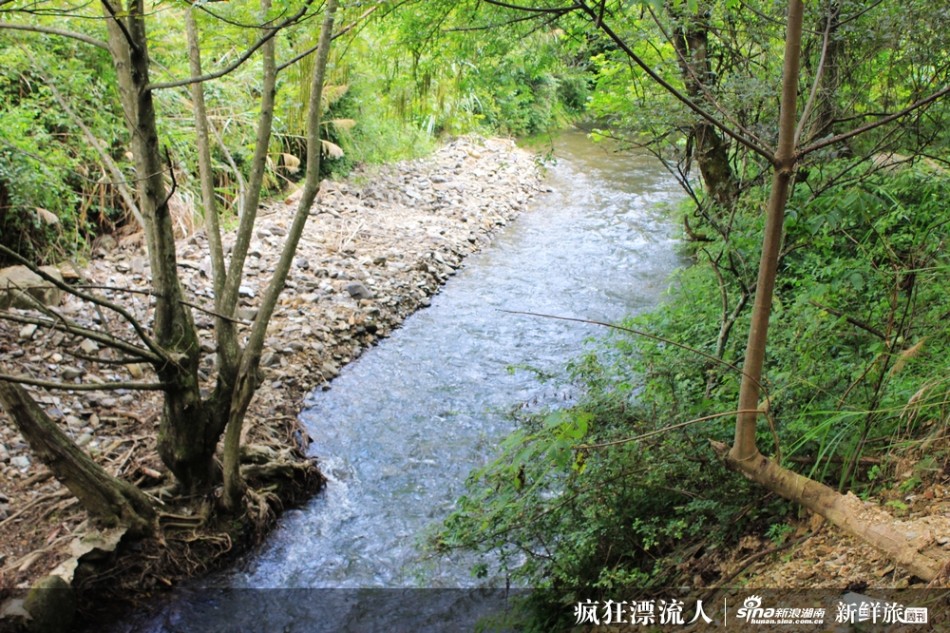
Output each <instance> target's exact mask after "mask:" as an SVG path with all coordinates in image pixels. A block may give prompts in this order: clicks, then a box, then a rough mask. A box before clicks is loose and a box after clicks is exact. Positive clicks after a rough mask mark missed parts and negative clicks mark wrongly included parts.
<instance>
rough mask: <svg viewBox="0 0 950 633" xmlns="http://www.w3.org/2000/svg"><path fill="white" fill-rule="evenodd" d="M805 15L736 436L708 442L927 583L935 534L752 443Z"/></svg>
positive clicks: (787, 70) (785, 104)
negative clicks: (903, 523) (909, 529)
mask: <svg viewBox="0 0 950 633" xmlns="http://www.w3.org/2000/svg"><path fill="white" fill-rule="evenodd" d="M803 14H804V6H803V3H802V0H790V2H789V11H788V27H787V33H786V37H785V64H784V70H783V77H782V105H781V112H780V115H779V142H778V149H777V151H776V153H775V159H774V165H775V174H774V176H773V179H772V190H771V193H770V196H769V203H768V211H767V217H766V226H765V235H764V236H763V241H762V257H761V261H760V263H759V277H758V282H757V285H756V292H755V303H754V306H753V311H752V323H751V326H750V329H749V341H748V343H747V345H746V356H745V363H744V364H743V366H742V383H741V386H740V390H739V405H738V411H739V414H738V416H737V418H736V433H735V441H734V443H733V445H732V447H731V448H729V447H726V446H725V445H723V444H719V443H716V442H714V443H713V448H714V449H715V450H716V452H717V453H719V454H720V456H722V457H723V459H724V460H725V462H726V464H727V465H729V466H730V467H731V468H733V469H735V470H737V471H738V472H740V473H742V474H743V475H745V476H746V477H748V478H749V479H751V480H752V481H755V482H757V483H759V484H761V485H763V486H765V487H766V488H768V489H769V490H771V491H773V492H776V493H778V494H779V495H781V496H782V497H784V498H785V499H789V500H791V501H794V502H796V503H799V504H801V505H803V506H805V507H806V508H808V509H810V510H812V511H814V512H816V513H818V514H819V515H821V516H823V517H825V518H826V519H828V520H829V521H831V522H832V523H833V524H834V525H836V526H838V527H840V528H842V529H844V530H845V531H847V532H849V533H851V534H853V535H855V536H857V537H859V538H861V539H862V540H864V541H866V542H867V543H869V544H870V545H872V546H874V547H876V548H878V549H879V550H881V551H882V552H884V553H885V554H887V555H888V556H890V557H891V558H892V559H893V560H894V561H895V562H897V563H899V564H900V565H902V566H904V567H905V568H907V569H908V570H910V571H911V572H912V573H914V574H916V575H917V576H919V577H920V578H922V579H924V580H932V579H934V578H936V577H937V575H938V574H940V573H942V570H943V567H944V563H943V562H942V559H943V558H944V557H945V554H943V553H940V552H937V553H935V554H933V555H930V554H927V553H922V552H921V551H920V550H921V549H922V548H924V547H925V546H928V545H930V544H931V543H930V541H931V540H932V537H933V536H935V535H929V536H926V537H921V536H920V535H919V534H914V533H904V532H901V531H900V530H898V529H896V528H895V527H894V526H895V525H897V522H896V521H895V520H894V518H893V517H891V516H890V515H889V514H887V513H886V512H884V511H883V510H880V509H877V508H873V507H868V506H865V505H864V504H863V503H862V502H861V501H860V500H859V499H858V498H857V497H855V496H854V495H851V494H848V495H842V494H840V493H838V492H836V491H835V490H833V489H831V488H829V487H828V486H825V485H824V484H821V483H819V482H816V481H813V480H811V479H808V478H807V477H804V476H802V475H799V474H798V473H795V472H793V471H791V470H788V469H786V468H783V467H782V466H780V465H779V464H777V463H775V462H774V461H772V460H770V459H768V458H766V457H764V456H763V455H762V454H761V453H760V452H759V449H758V447H757V445H756V422H757V419H758V415H759V411H758V403H759V396H760V390H761V385H762V367H763V364H764V360H765V349H766V341H767V339H768V327H769V312H770V311H771V306H772V295H773V292H774V288H775V279H776V276H777V268H778V256H779V250H780V248H781V240H782V230H783V222H784V217H785V206H786V203H787V201H788V196H789V191H790V189H791V182H792V177H793V174H794V170H795V166H796V164H797V160H798V159H797V154H796V150H795V138H794V137H795V117H796V109H797V97H798V94H797V91H798V78H799V59H800V51H801V37H802V24H803Z"/></svg>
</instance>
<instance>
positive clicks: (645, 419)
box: [436, 165, 950, 630]
mask: <svg viewBox="0 0 950 633" xmlns="http://www.w3.org/2000/svg"><path fill="white" fill-rule="evenodd" d="M841 166H842V165H838V166H837V167H841ZM826 173H828V174H832V173H838V169H837V168H836V166H835V165H829V166H828V170H827V172H826ZM814 180H815V182H814V183H813V184H811V185H808V184H805V185H801V184H800V185H799V187H798V188H797V190H796V192H795V195H794V197H793V200H792V204H791V208H792V209H793V211H792V214H791V217H790V219H789V230H788V234H787V237H786V243H785V255H784V257H783V259H782V263H781V268H782V272H781V286H780V288H779V289H778V290H777V301H776V307H775V310H774V314H773V319H774V323H775V327H774V332H775V335H774V337H773V338H772V340H771V341H770V348H769V349H770V351H769V358H768V362H767V370H768V371H767V382H766V385H765V386H766V388H767V391H768V394H769V398H770V404H769V415H768V419H769V421H770V425H771V428H769V425H764V424H763V425H761V426H762V430H761V432H762V437H761V438H760V446H762V447H765V449H766V450H769V449H771V452H773V454H775V455H776V456H778V455H779V454H780V452H781V457H782V458H783V459H786V460H787V459H788V458H790V457H792V458H794V459H795V463H794V464H792V466H793V468H799V469H801V468H802V466H801V465H800V464H804V470H805V471H806V472H810V473H811V474H812V475H813V476H817V477H819V478H822V479H823V480H824V481H826V482H827V483H829V484H830V485H833V486H834V485H839V484H841V485H847V487H849V488H851V489H853V490H855V491H856V492H859V493H862V492H865V493H866V492H868V491H870V489H871V486H873V485H874V483H875V478H876V476H877V475H879V474H880V471H879V469H877V470H875V471H873V472H872V471H867V470H862V469H861V468H859V467H858V465H859V458H860V457H861V456H864V455H867V454H868V453H870V452H874V453H875V454H882V453H886V452H887V451H889V450H892V449H893V448H894V447H895V446H898V445H899V444H900V443H901V442H902V441H905V440H907V439H909V438H912V437H920V436H921V435H925V434H930V433H935V432H936V431H937V430H938V429H940V428H941V427H946V425H947V424H948V415H947V414H948V411H947V405H946V404H945V403H946V395H947V393H948V381H947V380H946V378H945V376H946V375H947V374H948V361H947V359H948V358H950V334H948V330H947V328H946V318H947V316H948V314H950V299H948V297H947V295H946V292H945V289H946V288H947V287H948V283H950V279H948V271H950V269H948V255H947V252H946V251H947V244H946V242H947V239H948V238H947V235H950V233H948V232H947V231H946V226H947V223H948V222H950V212H948V210H947V208H946V206H945V205H944V204H943V202H942V201H943V200H946V199H947V196H948V195H950V178H947V177H946V175H945V174H943V173H942V172H933V171H922V170H917V169H902V170H899V171H896V172H878V173H866V174H862V175H861V176H860V177H858V178H856V179H851V180H849V182H848V183H845V184H834V182H832V180H831V179H829V178H822V177H821V176H819V175H815V176H814ZM757 198H761V192H759V193H755V192H753V193H752V194H750V196H748V197H747V198H746V200H745V202H744V206H743V208H742V209H740V211H739V212H738V213H737V215H736V217H735V221H734V224H733V229H732V234H731V236H730V243H729V244H723V243H703V244H702V245H700V246H695V247H694V251H693V263H692V265H690V266H687V267H686V268H684V269H682V270H681V271H679V272H678V273H677V274H676V275H675V277H674V279H673V283H672V287H671V290H670V294H669V297H668V301H667V302H665V303H664V304H663V305H661V306H659V307H658V308H657V309H655V310H654V311H652V312H651V313H649V314H645V315H642V316H639V317H637V318H635V319H632V320H630V321H628V322H626V323H625V324H624V327H626V328H628V331H618V332H614V333H613V334H612V335H610V336H609V337H607V338H606V339H605V340H604V342H603V344H602V345H601V346H600V349H599V350H598V351H596V352H594V353H591V354H589V355H588V356H586V357H585V358H582V359H580V360H579V361H577V362H576V363H575V365H574V366H573V367H572V370H571V377H572V378H573V379H574V380H575V381H578V382H579V383H580V384H582V385H583V386H584V387H585V389H586V393H585V395H584V396H583V398H582V399H581V401H580V402H579V403H578V404H576V405H575V406H573V407H571V408H570V409H568V410H558V411H553V412H548V413H545V414H541V415H529V416H526V417H525V418H524V419H523V420H521V424H520V428H519V429H518V430H517V431H516V432H515V433H514V434H513V435H511V436H510V437H509V438H508V439H507V440H506V442H505V443H504V445H503V446H502V451H501V455H500V457H499V458H498V459H497V460H496V461H495V462H494V463H492V464H490V465H488V466H487V467H485V468H482V469H481V470H478V471H477V472H475V473H474V474H473V475H472V476H471V479H470V481H469V485H468V491H467V494H466V495H465V496H464V497H462V498H461V499H460V500H459V504H458V509H457V510H456V512H455V513H454V514H452V516H451V517H449V519H448V520H447V521H446V523H445V525H444V527H443V529H442V532H441V533H440V534H439V535H438V538H437V539H436V544H437V546H439V547H447V548H451V547H463V548H468V549H473V550H476V551H479V552H482V553H483V554H484V555H485V559H484V561H485V562H484V563H483V565H482V566H480V567H479V568H478V569H476V573H482V574H487V573H489V572H490V571H494V569H493V568H495V567H498V568H500V569H501V570H503V571H505V572H506V573H508V574H511V575H513V576H514V577H515V578H516V579H517V580H518V581H519V582H521V583H524V584H526V585H529V586H534V587H538V588H539V589H540V591H538V592H536V593H535V594H534V597H533V600H534V602H535V606H537V607H538V608H537V609H536V610H535V614H536V616H537V618H538V621H537V622H536V624H537V626H538V628H539V629H540V630H543V629H544V628H545V627H546V626H550V624H551V623H550V622H546V621H545V618H547V617H549V616H548V615H547V614H551V613H557V614H561V615H565V614H569V613H571V611H570V608H569V607H568V606H566V605H569V604H570V603H572V602H576V601H578V600H587V599H597V597H598V594H599V595H600V596H601V597H603V598H605V599H606V598H613V599H617V596H619V595H623V596H624V598H626V597H627V596H629V595H632V594H635V593H638V592H649V591H651V590H658V589H661V588H663V587H669V586H670V585H691V584H692V583H693V580H694V577H693V576H692V575H691V574H696V573H698V574H699V576H700V577H701V578H702V582H709V581H712V580H713V579H714V576H715V573H714V570H713V573H710V570H708V569H704V568H702V567H699V568H698V569H697V568H696V567H695V566H694V565H692V564H691V561H694V560H695V559H696V557H697V556H699V555H700V554H704V553H710V552H711V551H713V550H715V549H716V548H718V547H720V546H721V545H723V544H728V543H732V542H734V540H735V539H736V537H737V536H739V535H741V534H743V533H744V532H747V531H750V530H752V531H757V532H758V533H759V534H762V535H769V534H772V535H774V534H777V533H778V532H777V531H776V528H775V527H772V526H778V525H780V524H781V523H782V522H783V521H784V520H785V514H786V513H787V512H788V511H789V508H788V506H787V504H785V503H784V502H782V501H780V500H778V499H772V500H768V498H766V499H767V500H766V501H765V502H763V494H764V493H763V492H762V491H761V490H758V489H754V488H753V486H751V485H750V484H749V483H747V482H746V481H745V480H744V479H743V478H741V477H739V476H738V475H735V474H734V473H729V472H726V470H725V469H724V468H723V466H722V465H721V463H720V462H719V461H718V460H717V459H716V457H715V456H714V455H713V452H712V451H711V450H710V448H709V444H708V440H710V439H713V440H717V441H720V442H726V443H729V442H731V438H732V432H733V430H732V424H733V421H734V418H733V416H731V415H729V414H728V412H729V411H731V410H734V408H735V402H736V399H737V394H738V377H737V370H736V369H735V365H737V364H739V363H740V362H741V352H742V346H743V344H744V340H742V339H743V336H744V334H745V332H746V331H747V321H746V317H745V316H744V315H743V316H741V317H740V318H739V320H738V322H737V323H736V325H735V326H734V328H733V333H732V335H731V336H730V337H729V340H728V341H726V342H725V344H720V343H721V341H720V333H721V318H722V315H723V311H722V310H723V308H722V295H721V288H720V283H722V284H725V288H726V290H727V296H728V297H731V298H732V299H731V300H732V301H735V298H736V297H737V296H739V288H740V286H741V283H744V282H742V280H739V279H737V278H732V279H730V277H729V274H730V273H729V271H726V270H724V269H723V270H719V269H717V268H716V267H714V266H712V265H710V256H711V255H712V254H714V253H716V252H718V251H717V249H718V248H723V249H736V250H735V251H734V252H735V253H737V255H738V257H739V258H741V259H742V260H745V261H755V258H756V256H757V253H756V252H755V248H754V247H752V246H751V245H752V244H754V243H755V237H756V236H757V235H758V234H759V232H760V231H761V226H760V224H761V219H760V217H759V215H758V214H757V213H756V211H755V210H756V208H757ZM720 261H721V260H720ZM736 270H739V272H740V273H741V270H740V269H739V268H738V267H737V268H736ZM740 282H741V283H740ZM727 312H728V310H727ZM631 330H636V331H639V332H644V333H647V334H649V336H648V337H644V336H640V335H637V334H634V333H633V331H631ZM717 350H719V351H718V352H717ZM718 353H721V358H719V357H717V354H718ZM717 414H722V415H721V417H716V415H717ZM779 447H781V448H782V449H783V450H782V451H780V450H779ZM705 574H709V576H708V577H707V576H706V575H705ZM578 590H580V592H578Z"/></svg>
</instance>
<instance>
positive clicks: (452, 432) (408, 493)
mask: <svg viewBox="0 0 950 633" xmlns="http://www.w3.org/2000/svg"><path fill="white" fill-rule="evenodd" d="M553 142H554V150H555V156H556V157H557V163H556V164H554V165H550V166H549V172H550V173H549V178H548V180H547V185H548V186H550V187H551V188H552V190H553V191H552V192H550V193H547V194H544V195H542V196H539V197H538V199H537V201H536V203H535V204H534V205H533V208H532V209H531V210H530V211H528V212H526V213H524V214H523V215H522V216H521V217H519V218H518V220H517V221H516V222H514V223H513V224H512V225H511V226H509V227H508V228H507V229H506V230H505V231H503V232H502V233H501V234H500V235H499V236H498V237H497V239H496V240H495V242H494V243H493V244H492V246H491V247H490V248H489V249H487V250H486V251H484V252H482V253H480V254H477V255H473V256H472V257H470V258H469V259H468V260H467V261H466V264H465V267H464V269H463V270H462V271H461V272H460V273H459V274H458V275H457V276H456V277H455V278H453V279H452V280H450V281H449V283H448V284H447V286H446V287H445V289H444V290H443V292H442V293H441V294H439V295H438V296H437V297H435V298H434V300H433V301H432V305H431V307H429V308H428V309H426V310H423V311H421V312H419V313H417V314H415V315H413V316H412V317H410V318H409V319H408V320H407V321H406V322H405V324H404V325H403V327H402V328H400V329H399V330H397V331H395V332H394V333H393V335H392V336H391V337H390V338H389V339H387V340H385V341H382V342H381V343H380V345H378V346H377V347H375V348H373V349H372V350H369V351H368V352H367V353H365V354H364V355H363V356H362V357H361V358H360V359H359V360H358V361H356V362H355V363H353V364H351V365H350V366H348V367H347V368H345V369H344V371H343V372H342V373H341V374H340V376H339V377H338V378H336V379H335V380H334V382H333V384H332V388H331V389H330V390H328V391H325V392H319V393H316V394H313V395H312V396H311V397H310V399H309V400H308V402H307V410H306V411H305V412H304V413H303V414H302V417H303V420H304V422H305V423H306V425H307V427H308V428H309V429H310V433H311V435H312V436H313V438H314V440H315V441H314V444H313V447H312V450H313V452H314V453H315V454H316V455H318V456H319V458H320V464H321V467H322V469H323V470H324V472H325V474H327V476H328V477H329V483H328V485H327V488H326V491H325V492H324V493H323V494H321V495H319V496H318V497H317V498H315V499H314V500H313V501H312V502H310V503H309V504H308V505H307V506H306V507H304V508H302V509H299V510H295V511H292V512H290V513H288V514H287V515H286V516H285V518H284V520H283V521H282V526H281V528H280V529H279V530H278V531H277V532H276V533H275V534H274V535H273V537H272V538H271V539H270V541H269V543H268V545H267V546H266V547H265V548H264V549H263V550H262V551H261V552H259V553H258V554H257V555H255V556H254V557H253V558H252V559H250V560H248V561H247V562H246V563H245V564H244V565H242V566H241V568H240V569H238V570H236V571H233V572H231V573H229V574H228V575H226V576H224V577H220V578H218V579H216V580H215V584H216V585H218V586H224V587H230V588H233V589H234V590H235V591H237V590H240V589H241V588H277V587H285V588H286V587H297V588H331V587H333V588H350V589H354V590H355V589H357V588H373V587H389V588H392V587H472V586H475V584H476V582H475V580H474V579H472V578H471V577H470V575H469V569H468V567H469V565H468V561H466V560H465V559H464V557H463V558H445V559H434V558H428V559H427V558H426V556H425V555H424V554H423V553H422V550H421V549H420V547H419V544H418V538H419V536H420V535H421V534H422V533H423V532H424V531H425V530H426V529H428V528H430V527H431V526H433V525H435V524H437V523H438V522H439V521H440V520H441V519H442V518H444V517H445V516H446V515H447V514H448V513H449V512H450V511H451V509H452V507H453V503H454V500H455V499H456V498H457V497H458V496H459V494H460V493H461V492H462V491H463V487H464V481H465V478H466V476H467V475H468V473H469V472H470V471H471V470H472V469H473V468H475V467H477V466H480V465H482V464H484V463H485V462H486V461H488V460H490V459H491V458H492V456H493V455H494V451H495V449H496V447H497V445H498V443H499V442H500V440H501V439H502V438H503V437H504V436H505V434H506V433H507V432H508V431H510V430H511V425H512V422H511V420H510V419H509V416H508V415H507V413H508V412H510V411H511V410H512V409H514V408H516V407H519V406H523V405H524V404H525V403H528V404H530V405H531V406H546V405H551V404H556V403H557V402H559V401H563V400H564V399H565V398H568V397H569V394H568V393H567V392H566V391H564V390H559V389H558V388H556V387H552V386H551V384H552V383H548V382H544V381H540V380H539V379H538V375H537V372H541V373H550V374H558V373H560V372H562V371H563V368H564V366H565V365H566V363H567V362H568V361H569V360H571V359H572V358H575V357H577V356H578V355H579V354H580V353H581V352H582V350H583V346H584V340H585V338H587V337H590V336H592V335H595V334H602V333H603V332H602V331H599V330H598V329H596V328H595V327H594V326H590V325H585V324H580V323H570V322H564V321H557V320H551V319H543V318H537V317H529V316H523V315H513V314H509V313H506V312H503V310H514V311H527V312H540V313H549V314H557V315H564V316H571V317H580V318H589V319H597V320H607V321H611V320H618V319H620V318H621V317H623V316H624V315H626V314H630V313H633V312H636V311H638V310H642V309H644V308H647V307H650V306H652V305H654V304H655V303H656V302H657V301H658V299H659V298H660V296H661V294H662V292H663V290H664V289H665V288H666V284H667V281H666V280H667V277H668V275H669V273H670V272H671V271H672V270H673V269H674V268H675V267H676V265H677V263H678V260H677V255H676V249H675V237H674V235H675V230H674V228H673V226H672V223H671V221H670V219H669V217H668V215H667V214H666V213H665V212H664V211H663V210H661V209H658V205H659V203H663V202H667V201H673V200H675V199H676V198H677V197H678V196H679V195H680V194H679V192H678V190H677V187H676V184H675V182H673V180H672V179H671V178H670V177H669V176H668V175H667V174H666V172H665V171H664V170H663V168H662V166H661V165H659V164H657V162H656V161H655V160H654V159H652V158H651V157H648V156H630V155H616V154H612V153H611V152H610V151H609V149H608V148H605V147H604V146H602V145H595V144H592V143H591V142H590V141H588V140H587V139H586V138H585V136H584V135H583V134H582V133H579V132H572V133H566V134H563V135H560V136H558V137H556V138H555V139H554V141H553ZM513 368H514V369H513ZM525 368H532V369H531V370H528V369H525ZM502 582H503V581H502ZM357 593H358V592H357ZM341 595H347V596H349V595H355V594H353V593H344V594H341ZM357 602H358V600H357ZM187 603H188V600H184V603H178V604H177V605H176V606H175V607H174V609H173V610H174V612H175V613H176V614H178V615H176V616H175V617H173V618H172V619H174V620H177V618H178V617H179V616H181V617H183V618H184V620H182V621H190V622H192V623H194V618H195V617H198V616H197V613H198V612H200V611H201V608H199V607H195V608H194V609H192V611H191V612H189V607H187V606H186V605H187ZM224 612H228V609H227V608H226V607H225V608H224ZM216 617H218V618H220V617H221V614H220V613H219V614H218V616H216ZM291 620H294V621H296V620H295V619H294V618H291ZM163 621H164V622H165V624H164V625H163V624H160V623H153V625H152V626H151V627H147V630H153V631H159V630H168V631H171V630H199V629H177V628H175V627H174V626H172V625H170V622H171V620H169V618H168V617H167V614H166V617H165V618H163ZM163 626H164V627H165V628H163ZM281 628H282V629H283V630H298V629H295V628H294V627H293V626H292V625H291V626H289V628H287V627H286V626H284V627H281ZM208 630H211V629H210V628H208ZM221 630H224V629H221ZM299 630H314V629H312V627H310V628H307V627H303V628H300V629H299Z"/></svg>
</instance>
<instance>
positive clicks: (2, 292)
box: [0, 266, 63, 308]
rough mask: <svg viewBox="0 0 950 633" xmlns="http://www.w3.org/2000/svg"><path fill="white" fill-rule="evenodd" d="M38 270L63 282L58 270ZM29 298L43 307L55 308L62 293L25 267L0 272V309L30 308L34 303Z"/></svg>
mask: <svg viewBox="0 0 950 633" xmlns="http://www.w3.org/2000/svg"><path fill="white" fill-rule="evenodd" d="M40 270H42V271H43V272H44V273H46V274H47V275H49V276H50V277H53V278H54V279H56V280H58V281H63V275H62V274H61V273H60V272H59V269H58V268H55V267H53V266H43V267H42V268H41V269H40ZM30 297H32V298H33V299H35V300H36V301H39V302H40V303H42V304H43V305H47V306H55V305H59V302H60V301H62V300H63V291H62V290H60V289H59V288H57V287H56V286H54V285H53V284H51V283H50V282H48V281H46V280H45V279H43V278H42V277H40V276H39V275H37V274H36V273H35V272H33V271H32V270H30V269H29V268H27V267H26V266H10V267H9V268H4V269H2V270H0V308H32V307H34V306H35V303H34V302H33V300H31V299H30Z"/></svg>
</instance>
